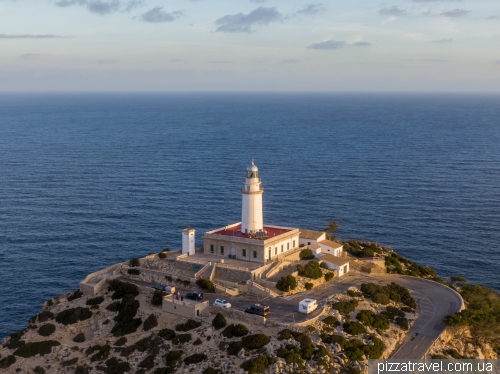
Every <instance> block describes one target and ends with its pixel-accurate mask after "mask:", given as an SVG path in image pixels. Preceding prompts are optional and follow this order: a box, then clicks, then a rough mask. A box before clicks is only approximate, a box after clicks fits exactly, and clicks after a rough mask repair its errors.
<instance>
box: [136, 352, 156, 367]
mask: <svg viewBox="0 0 500 374" xmlns="http://www.w3.org/2000/svg"><path fill="white" fill-rule="evenodd" d="M154 366H155V356H154V355H147V356H146V357H145V358H144V360H142V361H141V362H140V363H139V367H140V368H144V369H146V370H151V369H152V368H153V367H154Z"/></svg>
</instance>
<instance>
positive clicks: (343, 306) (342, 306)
mask: <svg viewBox="0 0 500 374" xmlns="http://www.w3.org/2000/svg"><path fill="white" fill-rule="evenodd" d="M357 306H358V300H349V301H339V302H336V303H333V304H332V308H333V309H337V310H338V311H339V313H340V314H342V315H347V314H349V313H351V312H354V311H355V310H356V307H357Z"/></svg>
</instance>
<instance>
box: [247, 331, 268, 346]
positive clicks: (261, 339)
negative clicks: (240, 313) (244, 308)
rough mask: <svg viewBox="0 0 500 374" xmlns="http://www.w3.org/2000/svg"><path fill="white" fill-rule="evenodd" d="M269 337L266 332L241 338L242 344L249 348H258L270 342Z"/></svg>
mask: <svg viewBox="0 0 500 374" xmlns="http://www.w3.org/2000/svg"><path fill="white" fill-rule="evenodd" d="M269 341H270V340H269V337H268V336H266V335H264V334H255V335H248V336H245V337H244V338H243V339H241V344H242V345H243V347H244V348H247V349H258V348H262V347H263V346H265V345H266V344H267V343H269Z"/></svg>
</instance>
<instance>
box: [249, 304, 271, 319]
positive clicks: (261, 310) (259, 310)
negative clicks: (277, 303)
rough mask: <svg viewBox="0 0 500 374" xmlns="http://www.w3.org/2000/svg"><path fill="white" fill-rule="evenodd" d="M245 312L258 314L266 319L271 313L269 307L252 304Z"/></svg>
mask: <svg viewBox="0 0 500 374" xmlns="http://www.w3.org/2000/svg"><path fill="white" fill-rule="evenodd" d="M245 312H246V313H250V314H257V315H258V316H262V317H265V316H267V315H268V314H269V313H271V311H270V310H269V307H268V306H267V305H260V304H252V305H249V306H247V308H246V309H245Z"/></svg>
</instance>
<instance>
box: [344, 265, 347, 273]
mask: <svg viewBox="0 0 500 374" xmlns="http://www.w3.org/2000/svg"><path fill="white" fill-rule="evenodd" d="M344 274H347V265H344Z"/></svg>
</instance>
